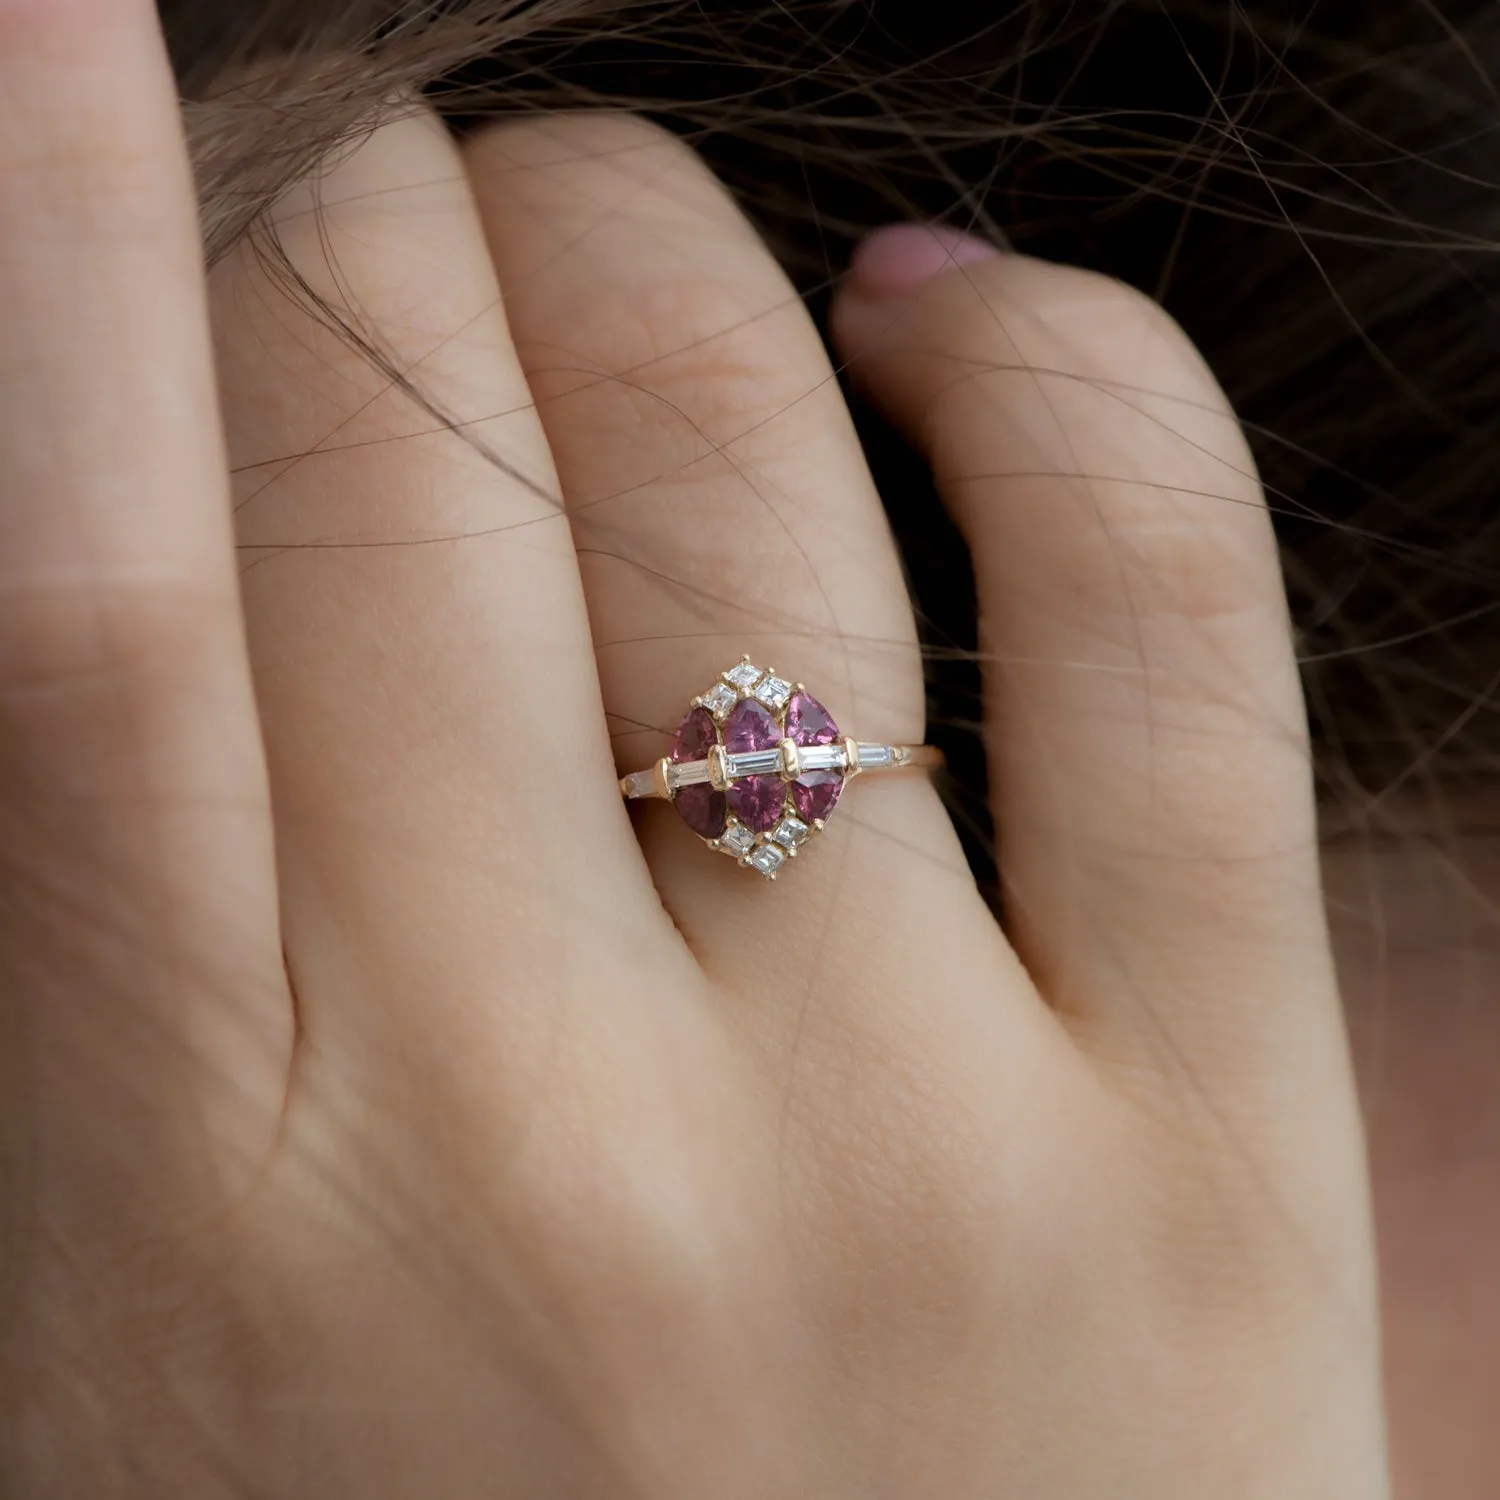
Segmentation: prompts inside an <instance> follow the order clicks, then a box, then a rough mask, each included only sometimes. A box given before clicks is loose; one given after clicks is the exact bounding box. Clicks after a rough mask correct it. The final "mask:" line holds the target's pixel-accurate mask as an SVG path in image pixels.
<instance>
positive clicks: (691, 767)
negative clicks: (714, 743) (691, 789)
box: [667, 760, 713, 791]
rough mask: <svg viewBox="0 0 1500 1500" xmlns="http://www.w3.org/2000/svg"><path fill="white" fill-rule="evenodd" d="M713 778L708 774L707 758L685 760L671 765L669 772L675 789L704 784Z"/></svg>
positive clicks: (669, 779) (668, 774)
mask: <svg viewBox="0 0 1500 1500" xmlns="http://www.w3.org/2000/svg"><path fill="white" fill-rule="evenodd" d="M712 779H713V778H712V777H711V776H710V775H709V774H708V762H707V761H706V760H687V761H683V762H681V763H680V764H678V765H675V766H673V767H671V769H670V770H668V772H667V780H668V781H669V782H670V783H671V784H672V788H673V790H674V791H675V790H676V789H677V788H678V787H680V786H702V785H703V783H704V782H705V781H711V780H712Z"/></svg>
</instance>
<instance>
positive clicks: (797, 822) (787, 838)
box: [771, 817, 812, 849]
mask: <svg viewBox="0 0 1500 1500" xmlns="http://www.w3.org/2000/svg"><path fill="white" fill-rule="evenodd" d="M811 831H812V830H811V829H809V828H808V826H807V824H806V823H804V822H803V821H802V819H801V818H792V817H786V818H783V819H782V820H781V821H780V822H779V823H778V824H777V825H776V831H775V833H773V834H772V835H771V837H772V838H773V839H775V840H776V842H777V843H778V844H780V845H781V846H782V848H784V849H795V848H796V847H797V846H798V844H802V843H805V842H806V841H807V836H808V834H809V833H810V832H811Z"/></svg>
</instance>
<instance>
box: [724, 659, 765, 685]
mask: <svg viewBox="0 0 1500 1500" xmlns="http://www.w3.org/2000/svg"><path fill="white" fill-rule="evenodd" d="M761 675H762V674H761V670H760V668H759V667H756V666H752V665H751V664H750V663H749V662H747V661H742V662H741V663H740V664H739V666H737V667H731V668H730V669H729V670H728V671H727V672H726V673H725V674H724V681H725V682H732V683H733V684H734V685H735V687H737V688H738V689H739V690H740V691H741V692H742V693H748V692H749V691H750V689H751V688H753V687H754V686H755V684H756V683H757V682H759V681H760V679H761Z"/></svg>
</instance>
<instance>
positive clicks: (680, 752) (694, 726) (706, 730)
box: [672, 708, 719, 765]
mask: <svg viewBox="0 0 1500 1500" xmlns="http://www.w3.org/2000/svg"><path fill="white" fill-rule="evenodd" d="M718 738H719V736H718V734H717V732H716V731H715V729H714V716H713V715H712V714H711V713H709V711H708V710H707V709H706V708H695V709H693V711H692V712H691V713H690V714H688V716H687V717H686V718H685V719H684V720H683V721H682V723H680V724H679V725H678V726H677V738H676V739H674V740H673V741H672V759H673V760H674V761H675V762H676V763H677V764H678V765H681V764H682V763H683V762H684V761H688V760H707V759H708V752H709V748H710V747H711V746H712V745H714V744H716V743H717V741H718Z"/></svg>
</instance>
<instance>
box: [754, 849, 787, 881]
mask: <svg viewBox="0 0 1500 1500" xmlns="http://www.w3.org/2000/svg"><path fill="white" fill-rule="evenodd" d="M785 859H786V855H785V854H783V853H782V851H781V850H780V849H779V848H778V847H777V846H776V845H775V844H762V845H761V846H760V848H759V849H757V850H756V851H755V853H754V854H752V855H751V856H750V863H751V864H752V865H754V866H755V868H756V869H757V870H759V871H760V873H761V874H762V875H774V874H775V873H776V872H777V870H779V869H780V868H781V865H782V862H783V861H784V860H785Z"/></svg>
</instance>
